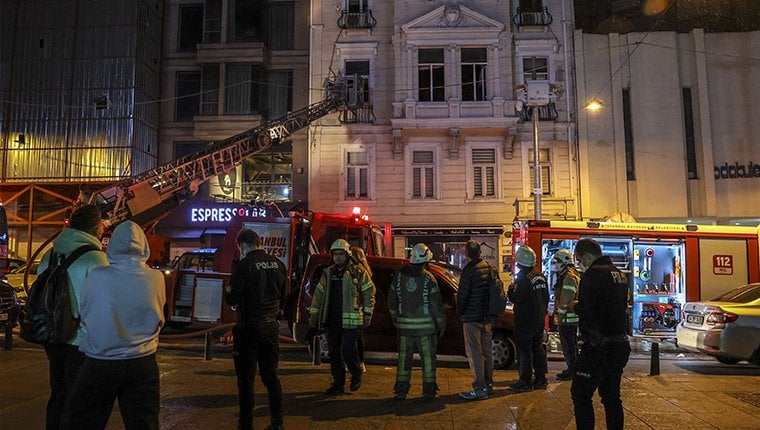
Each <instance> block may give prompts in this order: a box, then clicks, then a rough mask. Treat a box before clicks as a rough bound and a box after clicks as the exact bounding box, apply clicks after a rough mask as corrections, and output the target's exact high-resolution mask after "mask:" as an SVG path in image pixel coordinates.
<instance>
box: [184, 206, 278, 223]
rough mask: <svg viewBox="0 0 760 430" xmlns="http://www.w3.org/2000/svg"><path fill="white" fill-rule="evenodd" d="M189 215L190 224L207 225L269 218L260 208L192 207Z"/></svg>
mask: <svg viewBox="0 0 760 430" xmlns="http://www.w3.org/2000/svg"><path fill="white" fill-rule="evenodd" d="M188 213H189V220H188V221H189V222H190V224H191V225H192V224H201V223H203V224H205V223H209V222H212V223H214V222H224V223H226V222H230V221H232V219H233V218H236V217H246V218H262V217H266V216H267V209H266V208H265V207H259V206H232V207H229V206H227V207H216V206H191V207H190V210H189V211H188Z"/></svg>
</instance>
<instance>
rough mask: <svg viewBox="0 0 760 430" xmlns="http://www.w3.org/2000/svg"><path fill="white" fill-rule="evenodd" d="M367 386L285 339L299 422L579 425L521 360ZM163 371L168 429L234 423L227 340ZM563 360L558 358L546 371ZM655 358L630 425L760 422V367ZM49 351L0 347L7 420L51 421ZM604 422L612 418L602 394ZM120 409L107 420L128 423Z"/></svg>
mask: <svg viewBox="0 0 760 430" xmlns="http://www.w3.org/2000/svg"><path fill="white" fill-rule="evenodd" d="M369 361H370V364H369V365H368V366H367V373H366V374H365V379H364V383H363V385H362V388H361V389H360V390H359V391H358V392H355V393H348V394H346V395H345V396H341V397H336V398H328V397H326V396H324V395H323V394H322V393H323V391H324V389H325V388H327V386H328V385H329V381H330V376H329V366H328V365H327V364H323V365H321V366H313V365H312V364H311V363H310V362H308V360H307V354H306V352H305V350H304V348H302V347H300V346H296V345H288V344H284V345H283V360H282V361H281V366H280V369H281V372H280V374H281V380H282V385H283V389H284V395H285V398H284V408H285V414H286V416H285V427H286V428H287V429H289V430H296V429H354V428H356V429H415V430H425V429H475V428H478V429H505V428H507V429H512V428H520V429H522V428H524V429H574V428H575V423H574V420H573V413H572V400H571V399H570V382H556V381H552V382H551V383H550V385H549V387H548V389H546V390H541V391H533V392H529V393H522V394H514V393H511V392H510V391H508V390H507V385H508V384H509V383H511V382H512V381H513V380H515V379H516V377H517V372H516V371H515V370H505V371H497V372H496V374H495V379H496V384H495V388H496V393H495V394H494V395H493V396H491V397H489V398H488V399H487V400H484V401H476V402H467V401H464V400H462V399H460V398H459V397H458V395H457V393H458V392H459V391H463V390H467V389H469V384H470V382H471V377H470V373H469V370H468V369H467V368H466V364H464V363H461V362H459V361H457V362H453V363H452V362H446V363H439V369H438V384H439V386H440V388H441V391H440V398H439V399H436V400H434V401H426V400H423V399H421V388H420V387H421V382H420V371H419V369H418V368H415V370H414V372H413V375H412V379H413V380H412V391H411V392H410V398H409V399H407V400H406V401H398V400H394V399H392V396H393V393H392V391H393V384H394V380H395V367H393V366H392V364H391V363H392V359H389V358H388V357H387V356H379V358H378V357H376V358H373V359H372V360H369ZM159 364H160V369H161V428H162V429H230V430H231V429H234V428H235V420H236V413H237V396H236V391H237V390H236V385H235V374H234V370H233V364H232V361H231V359H230V355H229V348H228V347H220V346H215V347H214V359H213V360H211V361H205V360H203V348H202V347H200V346H198V345H192V346H188V345H180V346H174V345H163V346H162V348H161V349H160V350H159ZM563 367H564V363H561V362H557V361H550V362H549V376H553V375H554V374H555V373H557V372H559V371H560V370H562V368H563ZM648 372H649V356H648V355H641V354H639V355H634V356H633V357H632V359H631V361H630V362H629V365H628V367H627V368H626V373H625V374H624V380H623V384H622V394H623V404H624V407H625V410H626V428H631V429H660V428H661V429H668V430H671V429H679V430H682V429H709V428H722V429H757V428H760V369H758V368H757V367H755V366H750V365H743V366H742V365H737V366H726V365H721V364H720V363H717V362H716V361H714V360H712V359H710V358H706V357H703V356H688V357H686V358H684V359H680V360H666V361H663V362H662V374H661V375H660V376H648ZM48 394H49V391H48V386H47V359H46V357H45V354H44V351H42V350H41V349H39V348H37V347H35V346H33V345H29V344H24V343H23V342H17V343H16V345H15V346H14V349H13V350H12V351H3V350H0V430H11V429H24V430H31V429H42V428H44V416H45V404H46V401H47V397H48ZM266 399H267V398H266V391H265V390H264V388H263V386H262V385H261V383H260V381H258V379H257V384H256V403H257V407H256V410H255V412H254V414H255V417H256V418H255V420H256V421H255V424H256V428H259V429H261V428H264V427H265V426H266V425H267V424H268V423H269V417H268V409H267V407H266V402H267V400H266ZM595 401H596V406H597V408H596V409H597V428H604V425H603V423H604V412H603V409H602V407H601V404H600V403H599V401H598V397H597V398H595ZM121 428H123V426H122V424H121V417H120V415H119V414H118V412H114V414H113V416H112V419H111V421H110V422H109V425H108V429H121Z"/></svg>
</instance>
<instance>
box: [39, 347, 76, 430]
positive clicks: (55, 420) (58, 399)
mask: <svg viewBox="0 0 760 430" xmlns="http://www.w3.org/2000/svg"><path fill="white" fill-rule="evenodd" d="M45 354H46V355H47V358H48V361H49V362H50V369H49V370H50V399H49V400H48V403H47V415H46V417H45V428H46V429H47V430H58V429H59V428H61V427H62V421H63V417H64V412H65V410H66V408H67V407H68V405H67V403H68V399H69V397H70V395H71V391H72V390H73V388H74V381H76V378H77V373H78V372H79V368H80V366H81V365H82V362H83V361H84V354H82V353H81V352H79V347H78V346H75V345H67V344H56V345H53V344H51V345H45Z"/></svg>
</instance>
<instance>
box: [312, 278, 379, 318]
mask: <svg viewBox="0 0 760 430" xmlns="http://www.w3.org/2000/svg"><path fill="white" fill-rule="evenodd" d="M339 270H340V269H339V268H338V267H337V266H336V265H334V264H333V265H330V266H329V267H327V268H326V269H324V270H323V271H322V276H321V277H320V278H319V283H318V284H317V288H316V289H315V290H314V298H313V299H312V301H311V309H310V316H309V324H310V325H311V326H312V327H314V328H317V329H321V328H326V325H327V316H328V315H327V314H328V309H329V300H330V299H329V298H330V288H331V287H330V284H331V283H330V276H331V274H332V272H334V271H339ZM342 282H343V294H342V296H341V297H342V299H343V309H342V318H341V322H342V328H344V329H352V328H359V327H367V326H368V325H369V323H370V321H371V320H372V312H373V311H374V309H375V284H374V283H372V279H371V278H370V277H369V275H367V272H366V271H365V270H364V269H362V268H361V266H359V265H356V264H352V263H349V264H348V266H347V267H346V269H345V271H344V272H343V281H342Z"/></svg>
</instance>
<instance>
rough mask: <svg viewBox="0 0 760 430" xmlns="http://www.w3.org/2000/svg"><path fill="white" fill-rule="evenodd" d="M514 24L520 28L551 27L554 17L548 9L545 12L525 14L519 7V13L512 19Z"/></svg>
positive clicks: (535, 11) (533, 11)
mask: <svg viewBox="0 0 760 430" xmlns="http://www.w3.org/2000/svg"><path fill="white" fill-rule="evenodd" d="M512 22H513V23H514V24H515V25H516V26H518V27H528V26H538V25H549V24H551V23H552V15H551V14H550V13H549V9H547V8H546V7H544V9H543V10H532V11H525V12H522V11H521V10H520V8H519V7H518V8H517V13H515V16H513V17H512Z"/></svg>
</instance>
